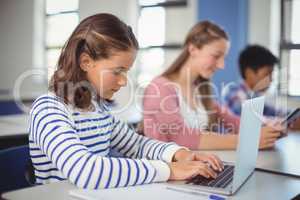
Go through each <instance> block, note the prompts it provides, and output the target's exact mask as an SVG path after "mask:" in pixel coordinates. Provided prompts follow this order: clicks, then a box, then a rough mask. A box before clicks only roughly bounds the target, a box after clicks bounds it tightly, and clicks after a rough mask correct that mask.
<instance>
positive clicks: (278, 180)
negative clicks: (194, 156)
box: [2, 171, 300, 200]
mask: <svg viewBox="0 0 300 200" xmlns="http://www.w3.org/2000/svg"><path fill="white" fill-rule="evenodd" d="M149 186H150V185H144V186H137V187H131V188H128V193H127V194H125V195H126V196H124V194H123V193H124V189H122V190H123V191H122V190H120V189H111V190H109V191H111V195H112V197H115V198H114V199H124V197H126V199H131V200H135V199H138V198H135V197H137V196H136V195H138V193H139V192H140V191H141V189H142V187H149ZM162 187H164V184H162ZM299 188H300V179H298V178H292V177H287V176H281V175H274V174H270V173H265V172H257V171H256V172H254V174H253V175H252V176H251V177H250V179H249V180H248V181H247V182H246V183H245V184H244V185H243V186H242V188H241V189H240V190H239V191H238V192H237V193H236V194H235V195H234V196H232V197H230V198H229V199H232V200H248V199H249V200H253V199H256V200H260V199H262V200H265V199H272V200H282V199H291V198H292V197H294V196H296V195H297V194H298V193H299V192H300V191H299ZM74 189H76V187H75V186H74V185H72V184H70V183H68V182H67V181H63V182H57V183H52V184H48V185H41V186H36V187H32V188H28V189H21V190H17V191H13V192H8V193H5V194H3V195H2V197H3V198H5V199H12V200H19V199H20V200H21V199H32V200H40V199H43V200H52V199H72V198H71V196H70V195H69V191H70V190H74ZM118 190H119V191H120V192H119V193H118ZM130 191H132V192H130ZM99 192H101V191H99ZM159 195H160V196H161V198H160V199H169V198H168V196H166V195H164V194H159ZM116 197H119V198H116ZM153 197H157V194H154V193H149V195H147V196H145V197H144V199H143V200H147V199H149V200H152V199H153ZM189 198H190V199H194V198H195V196H194V195H190V194H186V198H185V199H186V200H188V199H189ZM155 199H156V198H155ZM138 200H141V199H138ZM173 200H175V199H173Z"/></svg>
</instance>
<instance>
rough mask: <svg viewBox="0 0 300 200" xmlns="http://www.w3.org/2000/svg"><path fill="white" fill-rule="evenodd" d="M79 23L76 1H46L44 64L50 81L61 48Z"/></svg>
mask: <svg viewBox="0 0 300 200" xmlns="http://www.w3.org/2000/svg"><path fill="white" fill-rule="evenodd" d="M78 23H79V16H78V0H46V41H45V43H46V44H45V47H46V64H47V67H48V80H50V78H51V76H52V74H53V72H54V70H55V67H56V64H57V61H58V57H59V55H60V51H61V48H62V47H63V45H64V43H65V42H66V41H67V39H68V37H69V36H70V35H71V33H72V31H73V30H74V29H75V27H76V26H77V24H78Z"/></svg>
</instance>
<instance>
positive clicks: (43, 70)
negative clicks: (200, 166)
mask: <svg viewBox="0 0 300 200" xmlns="http://www.w3.org/2000/svg"><path fill="white" fill-rule="evenodd" d="M99 12H107V13H112V14H115V15H117V16H118V17H119V18H121V19H122V20H123V21H125V22H126V23H127V24H129V25H130V26H132V28H133V31H134V33H135V34H136V36H137V38H138V40H139V43H140V47H141V49H140V50H139V53H138V58H137V60H136V62H135V64H134V67H133V68H132V70H131V71H130V74H129V76H130V77H129V84H128V87H126V88H123V89H122V90H121V91H120V92H119V93H118V94H116V96H115V102H116V103H115V105H116V106H115V107H114V111H115V114H116V115H119V117H120V118H122V119H123V120H125V121H128V122H129V123H136V122H138V121H139V120H141V112H142V110H141V108H140V107H141V106H140V104H141V97H142V94H143V88H144V87H145V86H146V85H147V83H149V81H150V80H151V79H152V78H154V77H155V76H157V75H159V74H160V73H162V72H163V71H164V69H166V67H168V66H169V65H170V63H171V62H172V61H173V60H174V58H175V57H176V56H177V54H178V53H179V51H180V49H181V45H182V43H183V40H184V37H185V35H186V33H187V32H188V31H189V29H190V28H191V27H192V26H193V25H194V24H195V23H196V22H198V21H200V20H206V19H208V20H212V21H214V22H215V23H217V24H219V25H221V26H222V27H223V28H224V29H225V30H226V32H227V33H228V34H229V36H230V41H231V48H230V51H229V54H228V56H227V58H226V63H225V70H221V71H219V72H217V73H216V75H215V76H214V77H213V82H214V83H215V85H216V87H217V91H218V92H219V93H220V92H221V90H222V86H224V84H226V83H229V82H231V81H235V82H236V81H238V80H239V79H240V77H239V71H238V66H237V58H238V54H239V51H240V50H241V49H242V48H244V47H245V46H246V45H247V44H260V45H263V46H265V47H267V48H269V49H270V50H271V51H272V52H273V53H274V54H275V55H276V56H278V57H279V58H280V63H279V65H278V66H276V69H275V70H274V76H273V77H274V81H273V87H272V92H273V93H275V94H276V96H279V97H280V98H277V99H276V100H274V99H273V101H276V103H278V101H279V102H280V103H281V104H286V106H287V107H291V108H292V107H297V106H300V98H299V96H300V87H299V85H300V66H299V65H300V24H299V22H298V21H297V20H299V19H300V0H0V61H1V67H0V114H1V117H0V127H1V128H2V130H4V131H2V132H3V133H1V132H0V137H2V138H3V137H6V138H8V139H11V138H10V137H8V136H7V135H5V133H8V135H9V134H16V133H17V134H21V133H22V135H24V133H26V132H27V131H28V130H27V127H28V125H27V117H28V114H27V113H26V112H27V111H28V109H29V108H30V105H31V103H32V101H33V100H34V99H35V98H36V97H37V96H39V95H41V94H43V93H46V92H47V85H48V81H49V79H50V77H51V76H52V74H53V71H54V70H55V67H56V62H57V59H58V56H59V54H60V51H61V48H62V46H63V45H64V43H65V41H66V40H67V38H68V37H69V35H70V34H71V32H72V31H73V30H74V28H75V27H76V25H77V24H78V23H79V22H80V21H81V20H82V19H84V18H85V17H87V16H89V15H93V14H96V13H99ZM10 116H11V117H10ZM12 116H14V118H13V117H12ZM5 131H6V132H5ZM1 134H2V135H1ZM20 137H21V136H20ZM23 139H24V138H23ZM20 142H22V141H20Z"/></svg>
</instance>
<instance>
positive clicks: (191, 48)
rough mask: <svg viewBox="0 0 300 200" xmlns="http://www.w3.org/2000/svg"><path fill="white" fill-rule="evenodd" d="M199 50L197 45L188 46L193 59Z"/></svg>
mask: <svg viewBox="0 0 300 200" xmlns="http://www.w3.org/2000/svg"><path fill="white" fill-rule="evenodd" d="M197 50H198V48H197V47H195V45H193V44H189V45H188V51H189V54H190V55H191V56H192V57H193V56H194V55H195V54H196V51H197Z"/></svg>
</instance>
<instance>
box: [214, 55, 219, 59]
mask: <svg viewBox="0 0 300 200" xmlns="http://www.w3.org/2000/svg"><path fill="white" fill-rule="evenodd" d="M212 56H213V57H214V58H215V59H219V58H220V57H221V56H220V55H212Z"/></svg>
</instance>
